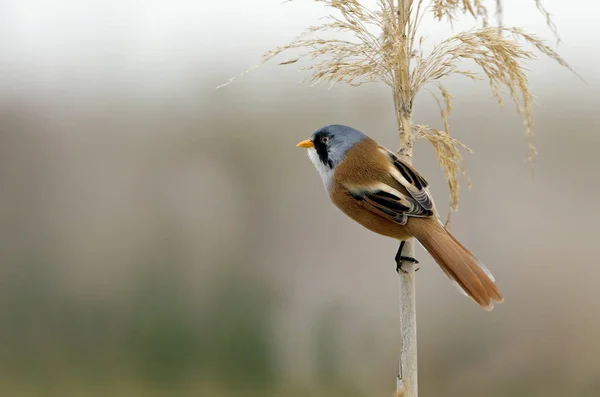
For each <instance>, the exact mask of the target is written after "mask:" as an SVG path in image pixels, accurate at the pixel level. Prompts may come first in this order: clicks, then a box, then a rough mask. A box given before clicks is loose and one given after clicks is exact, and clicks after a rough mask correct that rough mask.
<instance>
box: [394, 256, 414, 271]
mask: <svg viewBox="0 0 600 397" xmlns="http://www.w3.org/2000/svg"><path fill="white" fill-rule="evenodd" d="M404 262H410V263H414V264H415V265H416V264H417V263H419V261H418V260H416V259H415V258H413V257H411V256H402V255H400V256H397V257H396V272H397V273H400V272H402V273H404V274H406V273H408V271H407V270H406V269H404V268H403V267H402V264H403V263H404ZM419 269H420V267H418V268H416V269H415V272H418V271H419Z"/></svg>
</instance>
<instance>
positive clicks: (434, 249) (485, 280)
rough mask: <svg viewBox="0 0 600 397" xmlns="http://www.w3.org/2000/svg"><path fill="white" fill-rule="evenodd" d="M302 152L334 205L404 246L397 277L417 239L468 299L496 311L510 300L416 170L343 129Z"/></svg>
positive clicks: (317, 138)
mask: <svg viewBox="0 0 600 397" xmlns="http://www.w3.org/2000/svg"><path fill="white" fill-rule="evenodd" d="M296 146H297V147H300V148H306V149H307V150H308V157H309V158H310V160H311V162H312V163H313V164H314V166H315V168H316V169H317V171H318V173H319V175H320V176H321V178H322V180H323V185H324V187H325V190H326V191H327V193H328V195H329V198H330V199H331V201H332V202H333V204H334V205H335V206H336V207H337V208H339V209H340V210H341V211H342V212H343V213H344V214H346V215H347V216H349V217H350V218H351V219H353V220H354V221H356V222H358V223H359V224H360V225H362V226H364V227H365V228H367V229H369V230H371V231H372V232H375V233H377V234H380V235H383V236H386V237H390V238H393V239H396V240H399V241H400V242H401V243H400V248H399V250H398V254H397V255H396V260H397V264H398V265H397V266H398V267H397V269H396V270H397V271H400V270H402V271H404V270H403V269H402V268H401V266H400V265H399V264H401V263H402V261H411V262H414V263H418V261H417V260H416V259H414V258H412V257H407V256H403V255H402V250H403V247H404V243H405V242H406V241H407V240H408V239H410V238H411V237H414V238H415V239H417V240H418V241H419V242H420V243H421V245H422V246H423V247H424V248H425V250H427V252H429V254H430V255H431V256H432V257H433V259H434V260H435V261H436V262H437V264H438V265H439V266H440V267H441V268H442V270H443V271H444V273H445V274H446V276H448V277H449V278H450V280H452V281H453V283H454V284H455V286H457V287H458V288H459V290H460V291H461V292H462V293H463V294H464V295H466V296H468V297H470V298H471V299H472V300H473V301H475V303H477V304H478V305H479V306H481V307H482V308H483V309H485V310H487V311H490V310H492V309H493V308H494V305H495V304H498V303H502V302H503V301H504V298H503V296H502V294H501V293H500V290H499V289H498V287H497V285H496V283H495V279H494V276H493V275H492V273H491V272H490V271H489V270H488V269H487V267H485V266H484V265H483V264H482V263H481V261H479V259H477V258H476V257H475V256H474V255H473V254H472V253H471V252H470V251H469V250H468V249H467V248H465V247H464V246H463V245H462V244H461V243H460V242H459V241H458V240H457V239H456V238H454V236H453V235H452V234H450V232H449V231H448V230H447V229H446V228H445V227H444V224H443V223H442V222H441V220H440V218H439V215H438V212H437V210H436V207H435V204H434V201H433V197H432V195H431V193H430V191H429V183H428V182H427V181H426V180H425V178H424V177H423V176H422V175H421V174H420V173H418V172H417V171H416V170H415V169H414V168H413V167H412V166H411V165H410V164H408V163H407V162H405V161H403V160H402V159H400V158H399V157H398V156H397V155H396V154H394V153H393V152H392V151H390V150H389V149H386V148H385V147H383V146H381V145H379V144H378V143H377V142H376V141H375V140H373V139H371V138H370V137H368V136H367V135H365V134H363V133H362V132H360V131H358V130H356V129H354V128H352V127H349V126H346V125H341V124H332V125H327V126H324V127H321V128H319V129H317V130H315V131H314V132H313V133H312V134H311V135H310V138H309V139H306V140H303V141H301V142H299V143H298V144H297V145H296Z"/></svg>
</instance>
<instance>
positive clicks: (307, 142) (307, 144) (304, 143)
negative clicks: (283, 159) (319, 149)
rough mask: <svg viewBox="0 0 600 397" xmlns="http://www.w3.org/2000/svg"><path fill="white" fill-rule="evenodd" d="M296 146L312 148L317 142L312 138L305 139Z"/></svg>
mask: <svg viewBox="0 0 600 397" xmlns="http://www.w3.org/2000/svg"><path fill="white" fill-rule="evenodd" d="M296 147H305V148H311V147H315V144H314V143H313V141H311V140H310V139H305V140H303V141H302V142H298V144H297V145H296Z"/></svg>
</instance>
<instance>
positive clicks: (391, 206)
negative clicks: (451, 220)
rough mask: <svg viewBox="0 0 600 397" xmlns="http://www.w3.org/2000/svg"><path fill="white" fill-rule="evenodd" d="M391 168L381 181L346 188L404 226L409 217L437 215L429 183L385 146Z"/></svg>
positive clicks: (359, 199)
mask: <svg viewBox="0 0 600 397" xmlns="http://www.w3.org/2000/svg"><path fill="white" fill-rule="evenodd" d="M379 149H380V150H381V151H382V152H383V153H384V154H385V156H387V158H386V160H389V162H388V163H389V167H388V169H387V170H385V172H384V175H382V176H381V178H378V180H377V182H374V183H371V184H368V185H364V184H360V185H358V184H356V185H354V184H346V186H345V187H346V188H347V189H348V191H349V192H350V194H351V195H352V197H354V199H356V200H358V201H360V203H361V205H362V206H363V207H365V208H366V209H368V210H370V211H372V212H374V213H376V214H378V215H380V216H382V217H384V218H387V219H389V220H391V221H393V222H395V223H398V224H401V225H404V224H405V223H406V221H407V220H408V217H409V216H413V217H429V216H433V215H434V214H435V210H434V204H433V199H432V197H431V194H430V193H429V190H428V189H427V187H428V186H429V184H428V183H427V181H426V180H425V178H423V177H422V176H421V175H420V174H419V173H418V172H417V171H416V170H415V169H414V168H412V167H411V166H410V165H408V164H406V163H405V162H403V161H402V160H400V159H399V158H398V157H397V156H396V155H394V154H393V153H392V152H390V151H389V150H387V149H385V148H384V147H379Z"/></svg>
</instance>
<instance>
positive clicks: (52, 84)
mask: <svg viewBox="0 0 600 397" xmlns="http://www.w3.org/2000/svg"><path fill="white" fill-rule="evenodd" d="M281 3H282V2H280V1H269V0H257V1H252V2H248V1H243V0H231V1H227V2H224V1H214V0H213V1H209V0H195V1H192V0H172V1H167V0H144V1H141V0H119V1H116V0H115V1H110V0H103V1H102V0H93V1H92V0H88V1H85V2H81V1H76V0H53V1H33V0H18V1H17V0H3V1H2V2H1V3H0V186H1V192H2V194H1V195H0V283H1V284H0V368H1V371H0V395H1V396H7V397H8V396H61V397H65V396H106V395H110V396H217V397H218V396H234V397H236V396H269V397H278V396H332V397H336V396H342V395H343V396H357V397H359V396H387V395H389V394H391V392H392V390H393V388H394V387H395V376H396V373H397V363H396V359H397V351H398V344H397V338H398V333H397V329H398V317H397V306H398V302H397V279H396V273H395V264H394V261H393V257H394V254H395V252H396V249H397V243H396V242H394V241H392V240H388V239H386V238H383V237H380V236H377V235H375V234H372V233H370V232H368V231H367V230H366V229H363V228H361V227H360V226H358V225H356V224H354V223H353V222H352V221H351V220H349V219H347V218H346V217H345V216H343V215H342V214H341V213H340V212H339V211H338V210H337V209H335V208H334V207H333V205H331V204H330V202H329V200H328V198H327V196H326V194H325V192H324V190H323V186H322V184H321V181H320V178H319V176H318V174H317V172H316V171H315V170H314V168H313V166H312V165H311V164H310V162H309V161H308V159H307V156H306V153H305V151H304V150H299V149H297V148H296V147H295V144H296V143H297V142H298V141H300V140H302V139H305V138H306V137H307V136H308V135H309V134H310V133H311V132H312V131H313V130H314V129H316V128H318V127H320V126H322V125H325V124H331V123H343V124H348V125H351V126H354V127H356V128H358V129H360V130H362V131H364V132H366V133H368V134H369V135H371V136H372V137H374V138H375V139H377V140H378V141H379V142H381V143H382V144H384V145H386V146H388V147H390V148H391V149H397V136H396V132H395V120H394V115H393V108H392V102H391V94H390V92H389V91H388V89H387V87H385V86H382V85H368V86H364V87H362V88H358V89H350V88H346V87H334V88H333V89H331V90H327V89H326V88H311V87H310V86H308V85H306V84H298V82H299V81H301V80H303V79H304V78H305V77H306V74H305V73H303V72H301V71H299V70H298V65H291V66H286V67H283V66H276V64H275V63H274V64H270V65H266V66H264V67H262V68H259V69H258V70H256V71H255V72H253V73H251V74H248V75H246V76H245V77H244V78H242V79H240V80H237V81H236V82H235V83H234V84H232V85H230V86H228V87H226V88H223V89H220V90H215V87H216V86H217V85H219V84H221V83H223V82H225V81H227V80H228V79H229V78H230V77H231V76H235V75H238V74H239V73H240V72H242V71H244V70H246V69H247V68H248V67H249V66H251V65H253V64H255V63H256V62H257V60H258V59H259V56H260V54H262V53H263V52H265V51H267V50H269V49H271V48H272V47H274V46H277V45H281V44H284V43H286V42H288V41H289V40H291V39H293V38H294V37H295V36H296V35H297V34H298V33H300V32H301V31H302V29H304V28H305V27H307V26H308V25H310V24H312V23H315V22H317V21H318V18H319V17H321V16H324V15H325V14H326V13H327V10H326V9H324V8H322V7H321V6H320V5H319V4H315V3H313V2H311V1H296V2H292V3H289V4H281ZM543 3H544V4H545V5H546V7H547V9H548V10H549V11H550V12H551V13H552V14H553V16H554V21H555V23H556V24H557V26H558V28H559V33H560V35H561V38H562V40H563V42H562V43H561V45H560V46H559V47H558V50H559V51H560V53H561V54H562V55H563V56H564V57H565V58H566V59H567V60H568V61H569V62H570V63H571V64H572V65H573V66H574V67H575V69H576V70H577V71H578V72H579V73H580V74H581V75H582V76H583V77H584V78H585V80H586V83H584V82H582V81H580V80H578V79H577V77H575V76H574V75H572V74H571V73H570V72H568V71H567V70H565V69H563V68H561V67H559V66H557V65H556V64H554V63H553V62H550V61H548V60H546V59H540V60H539V61H537V62H533V63H531V64H530V66H529V68H530V70H531V75H530V83H531V88H532V91H533V92H534V93H535V94H536V95H537V105H536V108H535V122H536V127H535V131H536V143H537V147H538V151H539V153H540V155H539V157H538V158H537V160H536V162H535V175H534V177H533V178H532V177H531V172H530V166H529V164H528V163H527V161H526V159H527V155H528V149H527V140H526V138H525V136H524V133H523V126H522V122H521V121H520V119H519V118H518V117H517V116H516V115H515V112H514V106H513V105H512V104H511V103H510V102H507V105H506V107H505V109H503V110H500V109H498V107H497V104H496V102H495V101H494V100H493V99H491V98H490V95H489V92H488V91H487V87H486V83H485V82H481V83H473V82H469V81H465V80H461V79H455V80H453V79H450V80H448V81H447V87H448V88H449V89H450V91H451V92H452V93H453V94H454V95H455V96H456V100H455V102H454V112H453V115H452V117H451V123H452V127H453V133H454V135H455V136H456V137H457V138H459V139H460V140H461V141H463V142H464V143H465V144H467V145H468V146H470V147H471V148H472V149H473V150H474V154H472V155H466V159H467V167H468V170H469V175H470V178H471V181H472V189H471V190H469V189H467V183H466V181H465V180H463V185H462V186H463V189H462V195H461V203H460V211H459V212H458V213H456V214H455V215H454V217H453V224H452V231H453V233H454V234H455V235H456V236H457V237H458V238H459V239H460V240H461V241H462V242H463V243H464V244H465V245H466V246H467V247H469V248H470V249H472V250H473V251H474V252H475V253H476V255H478V256H479V257H480V258H482V259H483V261H484V262H485V263H486V264H487V265H488V266H489V267H490V268H491V269H492V271H493V272H494V274H495V276H496V278H497V280H498V283H499V286H500V288H501V289H502V291H503V292H504V294H505V297H506V302H505V303H504V304H503V305H501V306H499V307H497V308H496V310H494V311H493V312H492V313H486V312H484V311H483V310H481V309H479V308H478V307H477V306H476V305H475V304H474V303H472V302H471V301H469V300H468V299H466V298H465V297H463V296H462V295H460V294H459V293H458V292H457V291H456V290H455V289H454V287H453V286H452V285H451V284H450V283H449V282H448V280H447V279H446V277H445V276H444V275H443V273H442V272H441V271H440V270H439V268H438V267H437V265H435V263H434V262H433V261H432V259H431V258H430V257H429V256H428V255H427V254H426V253H425V252H424V251H422V250H419V251H418V252H417V257H418V258H419V259H420V261H421V270H420V271H419V273H418V277H417V292H418V293H417V302H418V320H419V329H418V332H419V334H418V335H419V336H418V338H419V367H420V374H419V375H420V390H421V393H422V395H423V396H461V397H469V396H489V397H495V396H506V395H511V396H544V397H549V396H565V395H567V396H598V395H600V342H599V341H598V335H600V317H599V313H600V288H598V281H599V280H600V266H599V263H598V255H599V254H600V244H599V243H598V241H597V237H598V232H597V225H598V224H599V223H600V211H598V209H597V202H598V197H599V193H600V184H599V182H598V177H597V176H598V172H599V171H600V156H598V149H599V148H600V135H599V134H598V131H597V128H598V125H599V123H598V122H599V121H600V113H599V112H598V106H599V105H600V98H599V97H598V96H597V89H596V87H597V83H598V76H597V73H596V72H597V70H598V65H599V63H600V62H599V61H600V52H599V51H598V48H599V47H598V43H597V37H598V35H600V26H599V25H598V23H597V17H596V14H597V11H598V7H599V6H598V5H595V4H594V3H592V2H586V3H585V7H586V8H583V2H581V3H580V5H575V4H573V3H569V2H564V1H558V0H545V1H544V2H543ZM504 9H505V17H504V20H505V23H506V24H507V25H520V26H524V27H525V28H526V29H527V30H529V31H532V32H536V33H537V34H538V35H539V36H541V37H543V38H546V39H548V40H550V41H555V39H554V37H553V35H552V33H551V31H550V30H549V29H548V28H547V27H546V24H545V20H544V18H543V16H541V15H540V14H539V12H538V11H537V9H536V7H535V2H534V1H533V0H532V1H522V0H519V1H517V0H512V1H505V2H504ZM470 26H472V22H471V21H470V20H468V19H466V20H465V21H461V22H459V23H457V24H455V26H454V29H455V31H458V30H460V29H463V28H465V27H466V28H468V27H470ZM423 33H424V34H426V35H427V36H428V39H429V40H432V41H439V40H440V38H442V37H444V36H445V35H447V34H449V33H451V31H450V30H449V29H448V28H446V27H444V25H440V24H435V23H433V22H432V21H425V22H424V25H423ZM300 66H301V65H300ZM414 121H415V122H416V123H426V124H431V125H434V126H437V127H441V123H440V120H439V111H438V110H437V107H436V105H435V102H434V101H433V100H432V98H431V96H430V95H429V94H428V93H427V92H426V91H424V92H423V93H422V94H421V95H420V96H419V97H418V101H417V103H416V106H415V114H414ZM415 164H416V166H417V167H418V169H419V170H421V172H422V173H423V174H424V175H425V176H426V177H427V178H428V179H429V180H430V182H431V184H432V185H433V188H432V190H433V194H434V196H435V197H436V201H437V204H438V206H439V207H440V211H441V212H442V214H443V215H444V216H445V214H446V213H447V210H448V205H447V195H448V192H447V188H446V186H445V181H444V178H443V174H442V172H441V171H440V170H439V167H438V165H437V160H436V159H435V156H434V153H433V150H432V148H431V147H430V145H429V144H428V143H426V142H419V143H418V144H417V146H416V152H415Z"/></svg>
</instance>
